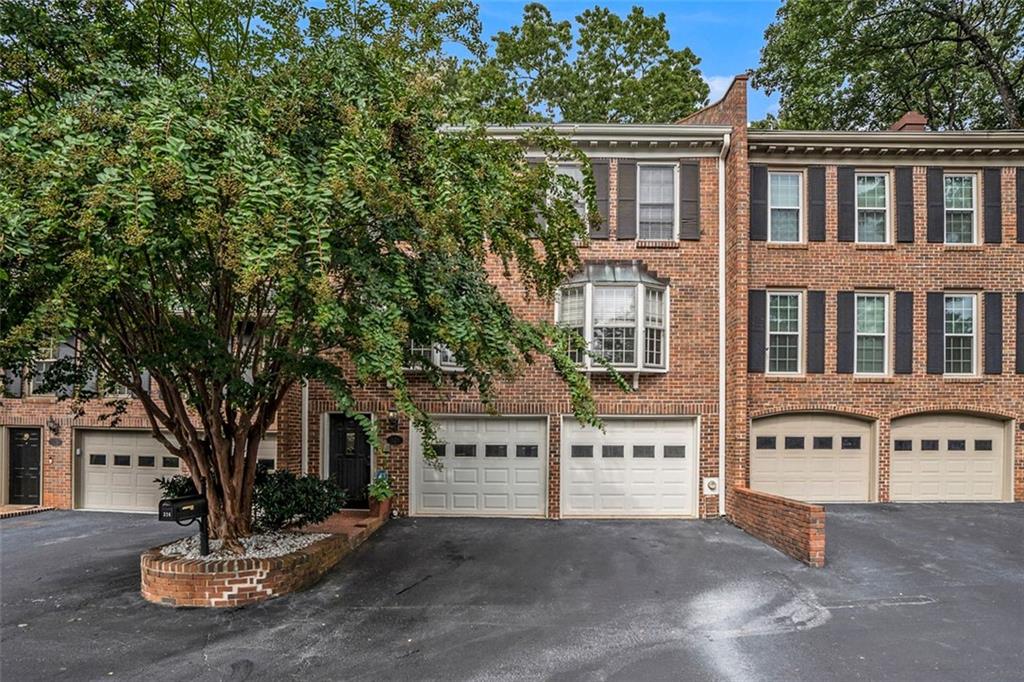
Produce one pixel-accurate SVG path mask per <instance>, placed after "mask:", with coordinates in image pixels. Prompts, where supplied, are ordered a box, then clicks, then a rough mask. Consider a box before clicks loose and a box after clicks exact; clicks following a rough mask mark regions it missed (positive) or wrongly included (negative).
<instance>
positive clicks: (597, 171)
mask: <svg viewBox="0 0 1024 682" xmlns="http://www.w3.org/2000/svg"><path fill="white" fill-rule="evenodd" d="M590 167H591V168H592V169H593V172H594V194H596V195H597V211H598V213H600V214H601V224H600V225H595V226H593V227H592V228H591V230H590V238H591V239H608V235H609V232H610V230H609V225H608V161H607V160H606V159H593V160H591V162H590Z"/></svg>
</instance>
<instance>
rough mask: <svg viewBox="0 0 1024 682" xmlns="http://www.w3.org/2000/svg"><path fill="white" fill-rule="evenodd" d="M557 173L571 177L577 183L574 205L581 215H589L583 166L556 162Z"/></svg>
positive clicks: (584, 216) (557, 174)
mask: <svg viewBox="0 0 1024 682" xmlns="http://www.w3.org/2000/svg"><path fill="white" fill-rule="evenodd" d="M555 175H556V176H561V177H566V178H571V179H572V180H573V182H574V183H575V184H576V187H577V189H576V193H575V194H574V195H573V205H574V206H575V207H576V212H577V213H579V214H580V216H581V217H583V218H584V219H586V217H587V201H586V198H585V197H584V195H583V168H582V167H580V165H579V164H578V163H557V164H555Z"/></svg>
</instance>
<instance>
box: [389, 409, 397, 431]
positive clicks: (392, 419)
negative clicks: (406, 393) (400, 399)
mask: <svg viewBox="0 0 1024 682" xmlns="http://www.w3.org/2000/svg"><path fill="white" fill-rule="evenodd" d="M397 430H398V412H396V411H395V408H393V407H392V408H391V409H389V410H388V431H389V432H394V431H397Z"/></svg>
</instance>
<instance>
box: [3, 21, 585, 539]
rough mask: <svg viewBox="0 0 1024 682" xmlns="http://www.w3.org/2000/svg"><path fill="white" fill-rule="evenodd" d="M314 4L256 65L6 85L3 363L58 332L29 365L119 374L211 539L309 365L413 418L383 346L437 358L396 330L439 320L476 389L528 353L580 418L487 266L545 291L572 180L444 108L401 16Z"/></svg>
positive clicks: (13, 364)
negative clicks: (330, 22)
mask: <svg viewBox="0 0 1024 682" xmlns="http://www.w3.org/2000/svg"><path fill="white" fill-rule="evenodd" d="M341 4H342V5H347V4H348V3H341ZM406 4H408V3H406ZM435 4H436V3H435ZM442 4H444V3H442ZM447 4H449V5H450V4H452V3H447ZM337 9H338V11H339V12H342V11H343V10H344V7H339V8H337ZM449 9H451V8H449ZM321 19H323V17H321ZM318 21H320V20H318ZM326 25H327V24H326V23H325V22H322V21H321V22H320V23H319V24H318V23H317V21H314V22H311V24H310V28H309V33H307V34H306V36H305V38H304V39H303V41H302V45H301V49H299V47H297V46H296V47H295V49H294V50H291V51H288V52H287V53H281V54H282V55H283V56H282V57H281V58H280V59H277V60H276V61H275V60H270V61H264V62H261V66H260V67H259V68H255V69H253V68H232V69H227V68H225V69H219V70H216V71H213V70H211V69H209V68H208V67H209V66H210V65H209V64H199V66H198V67H197V68H188V69H182V71H181V73H178V74H175V75H174V76H173V77H171V76H167V75H162V74H161V73H160V69H156V68H152V66H145V65H139V64H126V63H123V62H122V63H116V62H112V61H109V60H106V61H104V62H103V63H97V64H92V63H86V64H84V65H79V66H78V67H76V68H78V69H81V72H82V73H87V74H88V78H86V79H83V81H82V82H85V83H87V85H86V86H85V87H69V88H66V89H63V90H60V91H59V92H58V93H56V95H55V96H47V97H40V98H39V99H38V101H35V102H31V103H26V102H25V101H24V100H23V99H22V100H20V101H19V102H18V107H20V109H19V111H18V112H17V115H16V116H15V115H12V116H11V117H10V118H9V120H10V121H11V123H10V125H9V126H8V127H6V128H4V129H3V130H2V132H0V215H2V216H3V217H2V218H0V309H4V316H3V320H4V322H3V327H2V329H0V367H6V368H20V367H30V366H31V364H32V360H33V356H34V354H35V353H36V352H37V350H38V348H39V347H40V346H41V345H44V344H46V343H48V342H50V341H51V340H53V339H63V338H66V337H72V338H74V339H76V344H77V346H78V349H79V352H78V354H77V356H76V357H75V358H74V360H71V359H68V360H66V361H59V362H58V363H56V364H55V365H53V366H52V367H51V369H50V376H48V377H47V378H46V380H47V381H48V382H50V383H53V384H65V385H70V386H73V387H75V388H74V392H75V395H76V398H75V399H77V400H88V399H95V400H106V401H108V402H109V403H110V404H111V407H112V412H114V413H117V412H118V410H120V409H123V406H124V403H123V401H121V400H117V399H108V398H106V397H104V396H103V395H101V394H100V393H101V392H99V391H94V387H101V386H103V385H109V384H120V385H123V386H125V387H127V389H128V391H129V392H130V394H131V398H132V399H134V400H136V401H138V403H139V404H141V406H142V407H143V408H144V409H145V412H146V414H147V415H148V416H149V420H150V423H151V430H152V433H153V435H154V436H155V437H156V438H157V439H159V440H160V441H161V442H162V443H163V444H164V445H165V447H166V448H167V449H168V450H169V451H171V452H173V453H174V454H176V455H178V456H180V457H181V458H182V459H183V460H184V462H185V463H186V464H187V466H188V468H189V471H190V472H191V473H192V476H193V477H194V479H195V481H196V483H197V484H202V483H205V485H206V491H207V497H208V501H209V505H210V510H211V526H212V529H213V531H214V532H215V533H216V535H218V536H219V537H221V538H223V539H224V540H225V541H226V542H227V545H228V546H229V547H230V546H233V547H236V548H237V547H238V543H237V538H239V537H241V536H244V535H246V534H248V533H249V532H250V529H251V526H250V524H251V500H252V490H253V480H254V476H255V472H256V452H257V448H258V446H259V443H260V441H261V439H262V438H263V437H264V434H265V432H266V430H267V427H268V426H269V425H270V424H271V423H272V421H273V420H274V418H275V415H276V414H277V411H278V409H279V407H280V405H281V403H282V401H283V400H284V398H285V396H286V394H287V393H288V392H289V390H291V389H292V388H293V387H294V386H295V385H296V383H297V382H298V381H300V380H301V379H302V378H304V377H305V378H310V379H314V380H318V381H321V382H323V383H324V384H325V385H327V386H328V387H329V388H330V389H331V391H332V392H333V393H334V396H335V397H336V399H337V400H338V402H339V405H340V406H341V407H342V409H352V408H353V407H354V406H353V399H352V394H353V389H354V387H355V386H357V385H359V384H369V383H373V384H375V385H382V386H387V387H388V390H389V391H390V392H391V396H392V399H393V401H394V404H395V406H396V407H397V408H398V409H399V410H400V411H402V412H404V413H405V414H407V415H409V417H410V418H411V419H412V420H413V421H414V422H415V424H416V425H417V426H418V427H419V428H421V429H422V430H424V431H425V433H426V434H427V437H428V439H429V437H430V433H431V429H430V422H429V419H428V418H427V416H426V415H425V414H424V413H423V412H422V411H421V410H420V409H419V407H418V406H417V405H416V402H415V401H414V399H413V397H412V396H411V394H410V391H409V390H408V385H407V382H406V373H405V372H404V371H403V368H406V367H408V366H410V365H419V366H420V367H421V368H422V369H424V370H425V371H426V373H427V376H429V377H432V378H433V379H434V380H435V381H438V382H440V381H443V380H444V379H443V377H442V375H441V373H440V372H439V371H437V370H436V368H433V367H431V366H429V365H424V362H425V361H424V359H423V358H422V356H419V355H417V354H414V353H411V352H410V344H416V345H429V344H434V343H443V344H444V345H446V346H447V347H448V348H449V349H450V350H451V351H452V352H454V353H455V355H456V357H457V358H458V360H459V362H460V364H461V365H463V366H464V367H465V368H466V369H465V372H464V373H462V374H461V375H460V379H459V380H460V381H461V382H463V383H464V384H466V385H469V386H472V387H475V388H476V389H478V390H480V392H481V394H482V396H483V399H484V400H485V401H486V400H488V399H489V398H490V397H491V396H492V393H493V386H494V382H495V380H496V379H497V378H499V377H505V376H512V375H515V374H516V373H517V372H518V371H520V370H521V369H522V367H523V366H524V365H525V364H527V363H530V362H536V361H539V360H541V359H544V358H547V359H549V360H544V361H550V362H551V363H553V366H554V367H555V369H556V370H557V371H558V372H559V373H560V375H561V376H562V377H563V378H564V379H565V381H566V382H567V386H568V392H569V394H570V396H571V398H572V401H573V404H574V409H575V411H576V412H577V415H578V416H579V417H580V418H581V419H582V420H583V421H586V422H590V423H595V422H596V419H595V416H594V412H593V403H592V400H591V397H590V393H589V389H588V386H587V382H586V380H585V378H584V377H583V376H582V375H581V374H580V372H579V371H578V369H577V368H576V365H575V364H574V363H573V362H572V361H571V359H570V358H569V356H568V355H567V353H566V352H565V349H566V347H567V345H566V338H565V336H564V334H562V333H561V332H560V331H559V330H557V329H555V328H554V327H552V326H550V325H547V324H543V323H531V322H527V321H524V320H521V319H519V318H517V316H516V315H515V314H514V313H513V311H512V310H511V309H510V307H509V305H508V304H507V303H506V302H505V301H504V300H503V299H502V297H501V296H500V295H499V294H498V292H497V290H496V288H495V286H494V284H493V283H492V281H491V280H490V279H489V277H488V272H487V269H486V267H485V263H486V262H487V261H488V260H491V261H492V262H493V261H497V262H499V263H501V264H502V265H503V266H504V267H505V268H508V269H510V270H514V271H515V273H516V277H517V278H519V279H520V280H521V281H522V282H524V283H525V285H526V286H527V288H528V290H529V291H530V292H531V294H532V295H534V296H538V297H551V296H552V295H553V293H554V291H555V289H556V287H557V286H558V284H559V283H560V282H561V281H563V279H564V278H565V276H566V275H567V273H569V272H570V271H571V270H572V269H573V268H574V267H575V266H576V264H577V258H578V256H577V253H578V245H579V240H581V239H586V234H587V228H586V219H585V217H583V216H581V215H580V214H579V213H578V212H577V209H576V208H575V203H574V200H575V198H576V192H577V188H575V187H573V186H572V185H571V182H570V181H569V180H568V179H566V178H558V177H556V176H555V175H554V174H553V172H552V170H551V169H550V167H548V166H546V165H539V166H536V165H534V166H531V165H529V164H527V163H526V162H525V159H524V157H523V146H522V145H521V144H519V143H514V142H503V141H498V140H495V139H493V138H490V137H488V136H487V135H486V134H485V133H484V131H483V130H482V129H481V128H477V127H469V128H457V129H452V128H450V127H448V126H447V125H446V124H448V123H449V121H450V120H451V119H450V115H449V112H450V107H451V100H450V98H449V97H448V91H447V90H446V89H445V84H444V82H443V79H440V78H438V77H437V76H436V73H437V71H436V70H435V69H432V68H428V65H429V63H430V62H429V60H420V59H415V58H412V57H410V52H409V50H408V49H403V47H402V45H405V46H406V47H407V43H404V42H403V41H406V40H407V39H408V36H409V35H410V34H409V32H406V31H395V32H393V34H392V35H391V38H394V39H393V40H392V39H391V38H389V37H388V36H383V37H382V38H381V39H377V38H373V39H368V38H367V37H366V36H365V35H356V36H350V35H347V34H346V33H345V32H344V31H339V30H326V29H325V28H324V27H325V26H326ZM335 25H336V22H335ZM373 25H374V26H380V25H382V24H376V23H375V24H373ZM400 43H401V45H400ZM5 113H8V114H11V113H12V110H11V109H8V110H7V111H6V112H5ZM530 142H531V144H533V145H536V146H538V147H540V148H543V149H545V150H546V151H547V152H548V153H549V154H550V155H551V156H553V157H560V158H575V159H579V160H583V159H582V157H581V156H580V155H579V153H578V152H575V151H574V150H573V149H572V148H571V147H570V146H569V145H568V144H566V143H565V142H564V141H562V140H559V139H557V138H555V137H553V136H550V135H546V134H543V133H537V134H535V135H534V136H533V138H532V139H531V140H530ZM584 168H585V169H586V171H585V178H586V181H585V185H586V187H585V188H584V191H585V194H586V196H587V204H588V206H590V209H591V214H592V215H591V217H592V218H593V219H599V217H598V215H597V211H596V207H595V204H594V202H593V193H592V187H593V182H592V176H591V175H590V173H589V168H588V167H587V166H586V164H585V162H584ZM335 355H340V356H343V357H345V358H347V360H346V362H344V363H337V362H334V361H333V358H334V356H335ZM97 378H98V379H99V381H98V383H97Z"/></svg>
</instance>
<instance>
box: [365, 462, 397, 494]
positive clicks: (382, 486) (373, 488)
mask: <svg viewBox="0 0 1024 682" xmlns="http://www.w3.org/2000/svg"><path fill="white" fill-rule="evenodd" d="M366 490H367V492H368V493H369V495H370V499H371V500H377V501H378V502H383V501H384V500H387V499H390V498H392V497H394V496H395V491H394V490H392V488H391V477H390V476H389V475H388V472H386V471H384V470H383V469H381V470H380V471H378V472H377V473H376V475H374V477H373V480H372V481H370V484H369V485H368V486H366Z"/></svg>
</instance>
